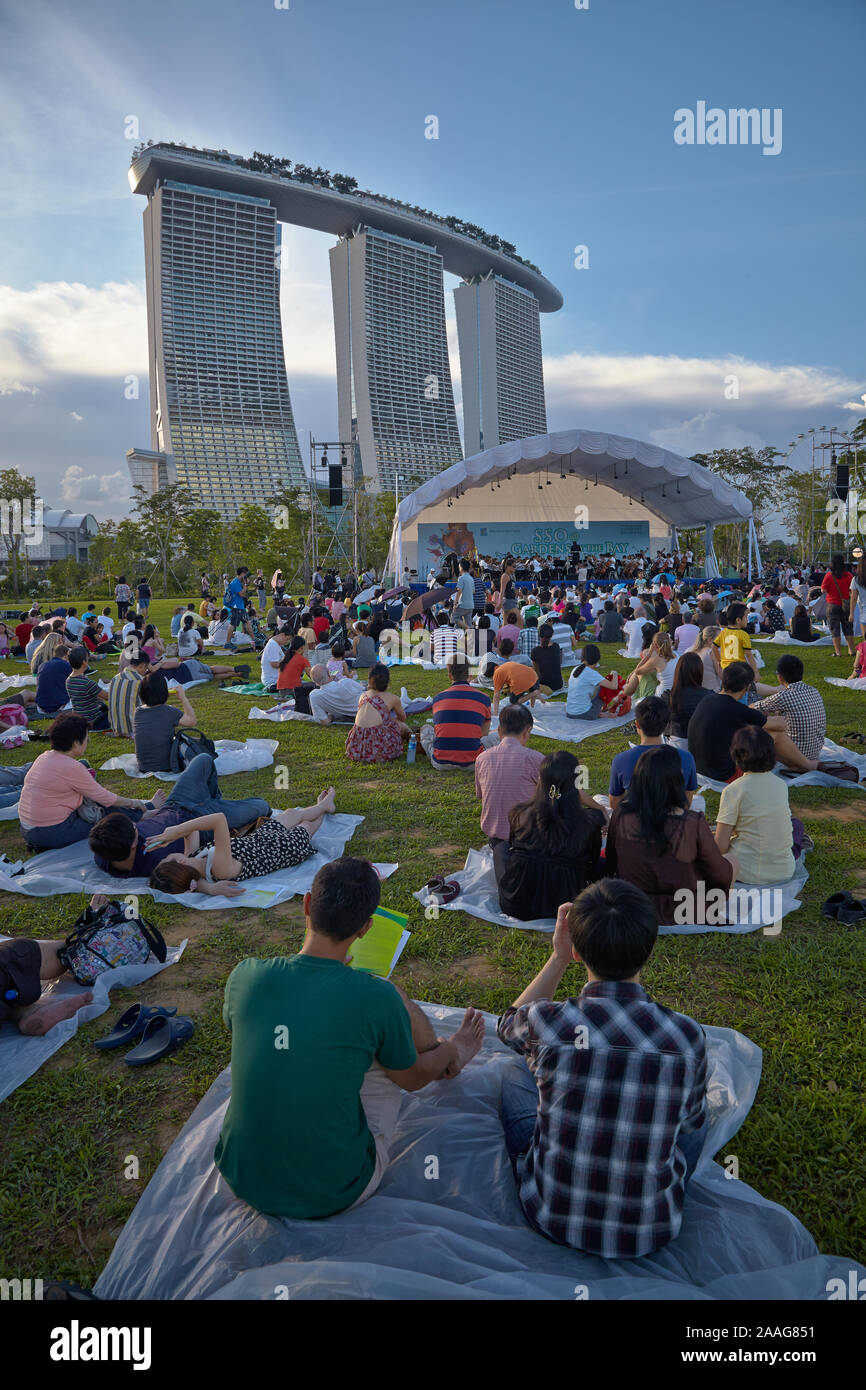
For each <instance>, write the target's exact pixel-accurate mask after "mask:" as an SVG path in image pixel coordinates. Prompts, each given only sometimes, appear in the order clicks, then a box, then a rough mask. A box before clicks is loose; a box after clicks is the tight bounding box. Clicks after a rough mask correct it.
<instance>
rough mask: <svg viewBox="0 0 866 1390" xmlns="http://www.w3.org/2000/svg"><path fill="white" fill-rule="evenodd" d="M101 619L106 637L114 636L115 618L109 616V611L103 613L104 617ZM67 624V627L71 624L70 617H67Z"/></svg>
mask: <svg viewBox="0 0 866 1390" xmlns="http://www.w3.org/2000/svg"><path fill="white" fill-rule="evenodd" d="M99 621H100V622H101V623H102V630H103V632H104V633H105V635H106V637H113V636H114V619H113V618H110V617H109V616H108V614H107V613H103V615H102V617H101V618H100V619H99ZM66 626H67V627H68V626H69V619H68V618H67V620H66Z"/></svg>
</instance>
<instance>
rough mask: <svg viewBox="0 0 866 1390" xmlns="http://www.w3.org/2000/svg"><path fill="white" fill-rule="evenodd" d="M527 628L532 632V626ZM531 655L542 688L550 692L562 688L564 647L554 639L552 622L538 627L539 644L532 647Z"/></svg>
mask: <svg viewBox="0 0 866 1390" xmlns="http://www.w3.org/2000/svg"><path fill="white" fill-rule="evenodd" d="M532 621H533V622H534V621H535V620H534V619H533V620H532ZM527 630H528V631H529V632H530V633H531V632H532V629H531V628H530V629H527ZM520 635H521V638H522V637H523V635H524V634H523V633H521V634H520ZM529 655H530V658H531V660H532V664H533V666H534V667H535V671H536V674H537V676H538V680H539V684H540V685H541V688H542V690H543V691H544V690H546V691H547V692H548V693H549V694H553V693H554V692H555V691H557V690H561V689H562V687H563V684H564V682H563V679H562V648H561V647H560V645H559V643H558V642H554V641H553V628H552V627H551V625H550V623H542V624H541V627H540V628H539V629H538V645H537V646H534V647H533V648H532V650H531V651H530V653H529Z"/></svg>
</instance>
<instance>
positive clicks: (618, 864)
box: [605, 746, 738, 926]
mask: <svg viewBox="0 0 866 1390" xmlns="http://www.w3.org/2000/svg"><path fill="white" fill-rule="evenodd" d="M737 869H738V864H737V860H736V859H735V858H734V856H733V855H731V854H726V855H722V853H721V851H720V849H719V847H718V845H717V844H716V842H715V840H714V839H713V835H712V831H711V830H710V827H709V826H708V824H707V822H706V819H705V817H704V814H703V812H702V811H690V810H689V804H688V798H687V796H686V788H685V782H684V781H683V769H682V763H681V761H680V758H679V756H678V752H677V749H676V748H670V747H664V746H662V747H661V748H650V749H648V750H647V752H646V753H645V754H644V755H643V757H642V758H640V759H639V760H638V763H637V766H636V767H635V769H634V772H633V773H632V778H631V782H630V783H629V788H628V791H627V792H626V795H625V799H624V800H623V801H621V802H620V804H619V805H618V806H617V808H616V810H615V811H614V813H613V815H612V816H611V821H610V828H609V830H608V836H607V848H606V850H605V873H607V874H608V875H609V876H610V877H611V878H624V879H626V881H627V882H628V883H633V884H634V885H635V887H637V888H641V889H643V891H644V892H645V893H646V894H647V895H648V896H649V898H650V900H651V902H652V904H653V907H654V908H655V910H656V915H657V918H658V922H659V925H660V926H666V925H669V924H672V923H674V922H675V921H676V918H675V916H674V913H675V911H676V906H677V904H676V898H675V895H676V894H677V893H678V892H681V891H682V890H683V889H687V890H688V891H689V892H691V893H692V894H693V895H694V901H695V902H696V903H697V892H698V880H702V881H703V883H704V885H705V890H706V891H707V892H709V890H710V889H711V888H722V889H724V890H725V891H726V892H727V890H728V889H729V888H730V887H731V884H732V883H733V881H734V879H735V878H736V877H737ZM696 910H697V907H696Z"/></svg>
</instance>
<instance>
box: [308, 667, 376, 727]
mask: <svg viewBox="0 0 866 1390" xmlns="http://www.w3.org/2000/svg"><path fill="white" fill-rule="evenodd" d="M310 679H311V680H312V682H313V684H314V685H315V687H316V688H315V690H311V691H310V695H309V699H310V714H311V715H312V716H313V718H314V719H315V721H316V723H317V724H330V723H331V722H332V720H334V719H341V720H346V719H354V718H355V715H356V714H357V713H358V702H359V701H360V699H361V695H362V693H363V689H364V688H363V686H362V685H361V684H360V683H359V682H358V681H356V680H354V679H353V678H352V676H339V677H338V678H337V679H336V680H335V679H333V677H331V676H329V675H328V671H327V668H326V667H325V666H324V665H323V664H322V663H321V662H317V663H316V665H315V666H313V667H312V669H311V670H310Z"/></svg>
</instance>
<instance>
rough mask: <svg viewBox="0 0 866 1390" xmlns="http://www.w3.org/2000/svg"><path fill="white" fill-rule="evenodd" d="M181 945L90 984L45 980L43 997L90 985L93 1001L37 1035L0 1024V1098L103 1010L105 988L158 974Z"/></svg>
mask: <svg viewBox="0 0 866 1390" xmlns="http://www.w3.org/2000/svg"><path fill="white" fill-rule="evenodd" d="M65 852H66V851H65V850H61V851H58V853H65ZM71 925H72V923H71V922H70V926H71ZM0 940H6V938H5V937H3V938H0ZM185 946H186V941H182V942H181V944H180V945H179V946H170V947H169V948H168V953H167V955H166V958H165V960H164V962H163V963H162V964H160V962H159V961H158V960H150V961H146V962H145V963H144V964H143V965H120V966H118V967H117V969H116V970H106V972H105V974H104V975H100V977H99V979H98V980H97V981H96V983H95V984H94V985H79V984H77V983H76V981H75V980H73V978H72V976H71V975H62V976H61V977H60V979H59V980H49V981H46V983H45V986H44V988H43V990H42V995H43V998H44V997H45V995H46V994H59V995H67V994H86V993H87V990H88V989H90V990H91V991H92V993H93V1001H92V1003H90V1004H87V1005H85V1007H84V1008H83V1009H79V1010H78V1013H76V1014H73V1015H72V1017H71V1018H64V1019H61V1021H60V1022H59V1023H55V1025H54V1027H53V1028H52V1029H51V1031H50V1032H48V1033H45V1034H43V1036H42V1037H41V1038H34V1037H28V1036H27V1035H25V1034H24V1033H19V1031H18V1029H17V1028H16V1026H15V1025H14V1023H4V1024H3V1026H2V1027H0V1100H5V1099H6V1097H7V1096H8V1095H11V1094H12V1092H13V1091H14V1090H15V1089H16V1088H17V1087H18V1086H20V1085H21V1084H22V1083H23V1082H24V1081H26V1080H27V1078H28V1077H30V1076H32V1075H33V1073H34V1072H36V1071H38V1070H39V1068H40V1067H41V1066H42V1063H43V1062H45V1061H47V1060H48V1058H49V1057H51V1056H52V1055H53V1054H54V1053H55V1052H57V1050H58V1049H59V1048H61V1047H62V1046H63V1044H64V1043H65V1042H68V1041H69V1039H70V1038H71V1037H72V1036H73V1034H74V1033H77V1032H78V1028H79V1026H80V1024H82V1023H89V1022H90V1021H91V1019H94V1018H99V1015H100V1014H104V1013H105V1011H106V1010H107V1009H108V1007H109V1004H110V1003H111V1001H110V999H109V997H108V995H109V991H110V990H112V989H114V987H115V985H116V986H117V987H118V988H120V989H129V988H131V987H132V986H133V985H140V984H143V982H144V981H145V980H149V979H150V978H151V976H152V975H158V974H159V972H160V970H165V968H166V966H169V965H175V964H176V962H177V961H179V960H180V958H181V956H182V955H183V951H184V947H185ZM94 1036H95V1035H94Z"/></svg>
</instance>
